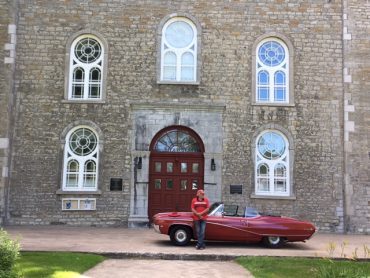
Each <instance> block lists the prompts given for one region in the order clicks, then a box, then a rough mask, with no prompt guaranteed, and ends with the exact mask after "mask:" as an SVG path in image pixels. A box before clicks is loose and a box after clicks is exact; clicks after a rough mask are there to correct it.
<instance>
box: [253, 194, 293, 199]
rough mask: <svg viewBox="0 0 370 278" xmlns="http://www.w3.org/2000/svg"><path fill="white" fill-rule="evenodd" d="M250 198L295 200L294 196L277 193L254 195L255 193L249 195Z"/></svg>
mask: <svg viewBox="0 0 370 278" xmlns="http://www.w3.org/2000/svg"><path fill="white" fill-rule="evenodd" d="M250 198H251V199H271V200H296V199H297V198H296V196H295V195H292V196H277V195H256V194H251V195H250Z"/></svg>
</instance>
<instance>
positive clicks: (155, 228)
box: [153, 224, 161, 234]
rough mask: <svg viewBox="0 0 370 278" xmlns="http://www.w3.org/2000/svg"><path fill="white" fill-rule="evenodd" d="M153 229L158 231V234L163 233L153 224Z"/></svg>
mask: <svg viewBox="0 0 370 278" xmlns="http://www.w3.org/2000/svg"><path fill="white" fill-rule="evenodd" d="M153 228H154V231H156V232H157V233H158V234H160V233H161V231H160V230H159V225H156V224H153Z"/></svg>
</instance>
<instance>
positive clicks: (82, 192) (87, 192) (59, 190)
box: [56, 189, 101, 195]
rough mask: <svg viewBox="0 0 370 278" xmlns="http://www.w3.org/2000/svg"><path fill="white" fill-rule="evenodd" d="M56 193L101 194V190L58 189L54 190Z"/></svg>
mask: <svg viewBox="0 0 370 278" xmlns="http://www.w3.org/2000/svg"><path fill="white" fill-rule="evenodd" d="M56 194H57V195H101V190H94V191H82V190H79V191H64V190H61V189H58V190H57V192H56Z"/></svg>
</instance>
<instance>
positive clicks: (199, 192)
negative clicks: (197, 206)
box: [197, 189, 204, 197]
mask: <svg viewBox="0 0 370 278" xmlns="http://www.w3.org/2000/svg"><path fill="white" fill-rule="evenodd" d="M197 197H204V190H202V189H199V190H198V191H197Z"/></svg>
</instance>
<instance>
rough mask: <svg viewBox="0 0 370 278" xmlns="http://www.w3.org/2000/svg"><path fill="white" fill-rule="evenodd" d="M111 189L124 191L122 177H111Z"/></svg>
mask: <svg viewBox="0 0 370 278" xmlns="http://www.w3.org/2000/svg"><path fill="white" fill-rule="evenodd" d="M110 191H122V179H118V178H111V179H110Z"/></svg>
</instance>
